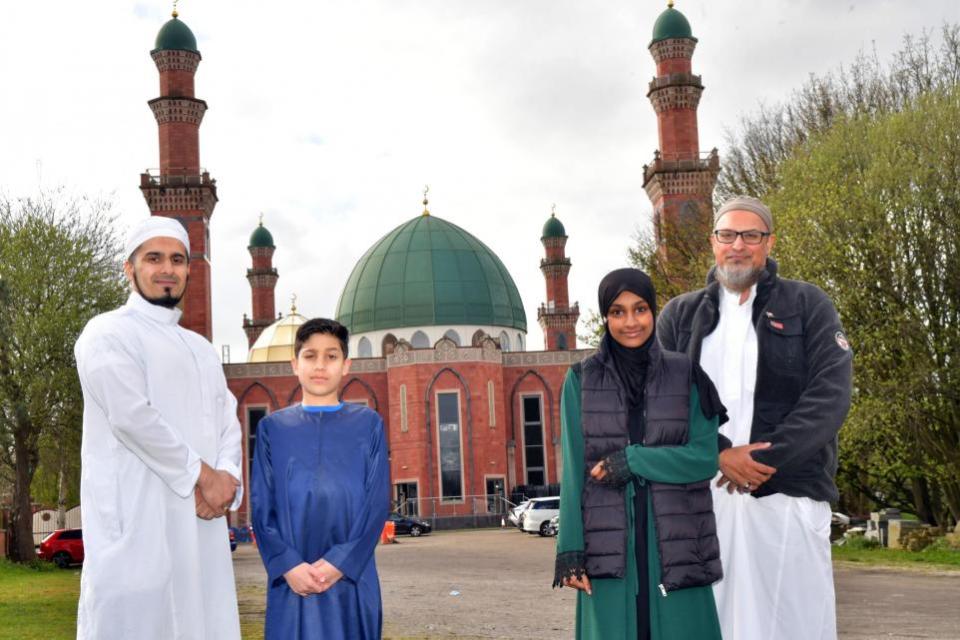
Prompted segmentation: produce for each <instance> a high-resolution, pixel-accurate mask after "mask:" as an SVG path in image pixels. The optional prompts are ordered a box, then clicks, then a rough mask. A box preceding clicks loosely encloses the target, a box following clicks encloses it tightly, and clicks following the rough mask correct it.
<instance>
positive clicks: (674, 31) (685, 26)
mask: <svg viewBox="0 0 960 640" xmlns="http://www.w3.org/2000/svg"><path fill="white" fill-rule="evenodd" d="M670 38H687V39H688V40H693V41H696V40H697V39H696V38H694V37H693V31H692V30H691V29H690V23H689V22H687V18H686V17H685V16H684V15H683V14H682V13H680V12H679V11H677V10H676V9H674V8H673V7H669V8H668V9H667V10H666V11H664V12H663V13H661V14H660V17H659V18H657V21H656V22H655V23H654V24H653V40H651V41H650V44H654V43H655V42H660V41H661V40H669V39H670Z"/></svg>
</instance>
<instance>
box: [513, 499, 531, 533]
mask: <svg viewBox="0 0 960 640" xmlns="http://www.w3.org/2000/svg"><path fill="white" fill-rule="evenodd" d="M529 506H530V501H529V500H524V501H523V502H521V503H520V504H518V505H517V506H515V507H514V508H513V509H510V513H508V514H507V520H508V521H509V522H510V524H512V525H513V526H515V527H519V526H520V515H521V514H522V513H523V512H524V511H525V510H526V508H527V507H529Z"/></svg>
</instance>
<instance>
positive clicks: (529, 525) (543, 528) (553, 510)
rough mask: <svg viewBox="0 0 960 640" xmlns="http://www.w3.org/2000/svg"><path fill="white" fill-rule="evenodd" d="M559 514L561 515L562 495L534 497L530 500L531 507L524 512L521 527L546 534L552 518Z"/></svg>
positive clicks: (527, 530) (528, 531) (528, 530)
mask: <svg viewBox="0 0 960 640" xmlns="http://www.w3.org/2000/svg"><path fill="white" fill-rule="evenodd" d="M558 515H560V496H553V497H550V498H534V499H533V500H531V501H530V507H529V508H528V509H527V510H526V511H524V512H523V526H522V527H521V529H523V530H524V531H526V532H527V533H539V534H540V535H542V536H545V535H547V528H548V527H549V526H550V519H551V518H553V516H558Z"/></svg>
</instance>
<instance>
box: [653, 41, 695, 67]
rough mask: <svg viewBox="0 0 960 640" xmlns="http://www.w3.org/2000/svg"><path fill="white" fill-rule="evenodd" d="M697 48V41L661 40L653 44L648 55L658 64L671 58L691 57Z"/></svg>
mask: <svg viewBox="0 0 960 640" xmlns="http://www.w3.org/2000/svg"><path fill="white" fill-rule="evenodd" d="M696 48H697V41H696V40H690V39H687V38H671V39H670V40H661V41H659V42H655V43H653V45H651V47H650V54H651V55H652V56H653V59H654V61H655V62H656V63H657V64H660V63H661V62H663V61H664V60H668V59H671V58H686V59H687V60H689V59H690V58H692V57H693V50H694V49H696Z"/></svg>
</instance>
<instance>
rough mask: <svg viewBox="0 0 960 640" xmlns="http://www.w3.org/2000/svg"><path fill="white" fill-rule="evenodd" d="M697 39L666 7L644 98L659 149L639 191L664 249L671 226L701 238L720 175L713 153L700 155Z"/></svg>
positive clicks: (656, 33) (656, 26) (676, 13)
mask: <svg viewBox="0 0 960 640" xmlns="http://www.w3.org/2000/svg"><path fill="white" fill-rule="evenodd" d="M696 46H697V39H696V38H694V37H693V34H692V32H691V30H690V23H689V22H687V19H686V18H685V17H684V15H683V14H682V13H680V12H679V11H677V10H676V9H674V8H673V1H672V0H671V1H670V2H668V3H667V10H666V11H664V12H663V13H661V14H660V17H659V18H657V21H656V23H655V24H654V26H653V39H652V40H651V41H650V46H649V49H650V53H651V55H653V59H654V60H655V61H656V63H657V76H656V77H655V78H654V79H653V80H652V81H651V82H650V90H649V92H648V93H647V97H648V98H650V102H651V103H653V109H654V111H656V113H657V129H658V132H659V134H660V149H659V151H655V152H654V156H653V163H652V164H650V165H644V167H643V187H644V189H646V191H647V195H648V196H649V197H650V201H651V202H652V203H653V222H654V232H655V233H656V237H657V240H658V242H659V243H660V246H661V247H662V248H663V247H664V243H665V242H666V241H667V238H666V237H665V236H666V235H668V234H669V227H670V226H671V225H670V223H672V224H673V225H676V228H677V229H681V230H683V229H687V230H690V231H691V232H693V233H695V234H697V236H700V235H701V234H703V235H705V234H706V232H707V231H708V229H706V228H703V227H704V226H705V225H709V224H710V220H711V219H712V211H713V188H714V186H715V185H716V182H717V174H718V173H719V172H720V159H719V157H718V155H717V150H716V149H713V150H712V151H710V152H709V153H705V154H701V153H700V139H699V133H698V131H697V105H698V104H699V103H700V94H701V93H703V84H702V83H701V81H700V76H696V75H693V73H692V72H691V69H692V66H691V59H692V58H693V50H694V48H695V47H696Z"/></svg>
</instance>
